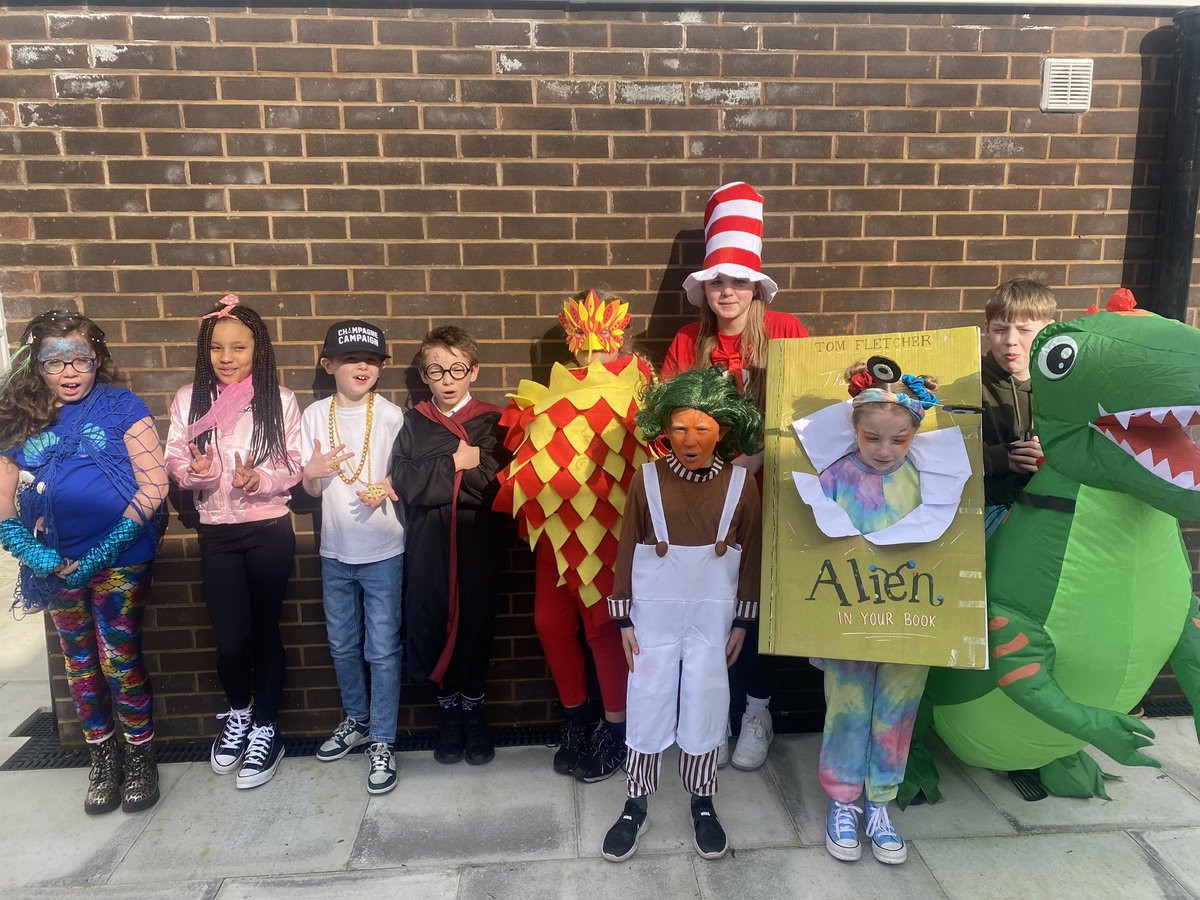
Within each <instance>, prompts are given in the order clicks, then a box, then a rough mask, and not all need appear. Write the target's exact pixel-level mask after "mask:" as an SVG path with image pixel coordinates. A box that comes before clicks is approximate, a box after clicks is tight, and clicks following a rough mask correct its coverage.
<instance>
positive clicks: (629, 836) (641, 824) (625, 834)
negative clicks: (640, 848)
mask: <svg viewBox="0 0 1200 900" xmlns="http://www.w3.org/2000/svg"><path fill="white" fill-rule="evenodd" d="M649 827H650V815H649V813H647V812H646V810H644V809H642V808H641V807H640V806H638V805H637V804H636V803H634V802H633V800H626V801H625V809H624V810H622V811H621V818H619V819H617V821H616V822H615V823H614V824H613V827H612V828H610V829H608V834H606V835H605V836H604V850H603V853H604V858H605V859H607V860H608V861H609V862H625V860H627V859H629V857H631V856H633V854H634V852H636V850H637V845H638V838H640V837H641V836H642V835H643V834H645V833H646V830H647V829H648V828H649Z"/></svg>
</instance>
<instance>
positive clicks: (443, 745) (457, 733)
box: [433, 698, 463, 764]
mask: <svg viewBox="0 0 1200 900" xmlns="http://www.w3.org/2000/svg"><path fill="white" fill-rule="evenodd" d="M457 699H458V698H455V701H456V702H455V703H454V704H453V705H452V706H450V705H441V706H440V709H441V714H442V721H441V722H440V723H439V724H438V735H437V744H435V745H434V748H433V758H434V759H436V760H437V761H438V762H440V763H447V764H449V763H456V762H458V761H459V760H461V759H462V758H463V713H462V707H461V706H459V705H458V702H457ZM439 703H440V699H439Z"/></svg>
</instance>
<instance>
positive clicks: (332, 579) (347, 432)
mask: <svg viewBox="0 0 1200 900" xmlns="http://www.w3.org/2000/svg"><path fill="white" fill-rule="evenodd" d="M389 358H390V354H389V353H388V352H387V343H386V341H385V340H384V336H383V332H382V331H381V330H380V329H379V328H377V327H376V326H374V325H372V324H371V323H370V322H363V321H359V320H348V321H344V322H338V323H336V324H334V325H333V326H331V327H330V329H329V331H328V332H327V333H326V335H325V344H324V346H323V347H322V348H321V367H322V368H323V369H324V370H325V371H326V372H327V373H329V374H330V375H332V376H333V380H334V384H335V385H336V391H335V393H334V394H333V395H332V396H330V397H327V398H325V399H324V400H318V401H317V402H316V403H314V404H312V405H311V406H310V407H308V409H306V410H305V411H304V416H303V418H302V420H301V439H302V449H303V457H302V458H303V460H304V479H303V481H302V484H303V486H304V490H306V491H307V492H308V493H309V494H311V495H312V496H314V497H320V498H321V542H320V554H321V580H322V587H323V592H324V598H325V624H326V628H327V630H328V634H329V651H330V653H331V655H332V656H333V667H334V671H335V672H336V674H337V681H338V688H339V689H340V690H341V693H342V706H343V707H344V709H345V712H346V718H345V719H344V720H343V722H342V723H341V724H340V725H339V726H338V727H337V729H336V730H335V731H334V733H333V735H332V736H331V737H330V738H329V740H327V741H325V743H323V744H322V745H321V747H320V749H318V750H317V759H319V760H322V761H323V762H332V761H333V760H335V759H341V758H342V757H343V756H345V755H346V754H347V753H349V752H350V751H351V750H352V749H353V748H354V747H356V746H357V745H358V744H361V743H364V742H367V741H369V742H370V744H369V746H368V748H367V758H368V759H369V760H370V766H369V771H368V773H367V791H368V793H371V794H384V793H387V792H388V791H390V790H392V788H394V787H395V786H396V760H395V756H394V755H393V753H392V745H393V744H394V742H395V740H396V718H397V715H398V710H399V706H400V679H401V668H400V664H401V650H402V648H401V645H400V585H401V582H402V580H403V578H402V576H403V571H404V526H403V525H402V523H401V522H400V520H399V518H398V517H397V512H396V511H397V509H398V506H397V505H396V504H394V503H386V502H385V501H386V500H388V499H391V500H393V501H394V500H395V499H396V494H395V492H394V491H393V490H392V485H391V481H390V480H389V478H388V459H389V456H390V454H391V450H392V444H393V443H395V440H396V435H397V434H399V432H400V427H401V425H402V424H403V422H404V413H403V411H402V410H401V409H400V408H399V407H398V406H396V405H395V404H394V403H391V402H389V401H388V400H386V399H384V398H383V397H379V396H377V395H376V394H375V391H374V388H375V385H376V383H377V382H378V381H379V374H380V371H381V370H382V369H383V366H384V363H385V362H386V361H387V360H388V359H389ZM367 666H370V670H371V677H370V693H369V697H368V690H367V677H366V667H367Z"/></svg>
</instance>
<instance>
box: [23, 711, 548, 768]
mask: <svg viewBox="0 0 1200 900" xmlns="http://www.w3.org/2000/svg"><path fill="white" fill-rule="evenodd" d="M558 735H559V728H558V726H557V725H542V726H538V727H528V728H493V729H492V737H493V739H494V740H495V742H496V746H497V747H534V746H551V745H554V744H557V743H558ZM11 736H12V737H23V738H28V739H29V740H27V741H26V742H25V744H24V745H23V746H22V747H21V749H20V750H18V751H17V752H16V753H14V754H13V755H12V756H11V757H9V758H8V760H6V761H5V762H4V764H3V765H0V772H19V771H26V772H28V771H35V770H39V769H72V768H77V767H86V766H87V765H88V764H89V760H88V752H87V749H86V748H77V747H62V746H61V745H60V744H59V742H58V730H57V727H56V725H55V722H54V715H53V713H51V712H50V710H49V709H44V708H43V709H39V710H37V711H36V712H34V713H33V714H32V715H30V716H29V717H28V718H27V719H26V720H25V721H24V722H22V723H21V724H20V725H19V726H18V727H17V728H16V730H14V731H13V733H12V735H11ZM434 737H435V734H434V732H432V731H413V732H406V733H404V734H401V735H399V736H398V737H397V740H396V750H397V751H398V752H402V751H407V750H426V751H428V750H432V749H433V741H434ZM323 740H324V738H319V737H300V738H288V739H287V749H288V755H289V756H311V755H312V754H314V753H316V752H317V747H319V746H320V745H321V742H322V741H323ZM211 746H212V744H211V742H210V741H186V742H183V743H174V744H164V743H156V744H155V745H154V755H155V758H156V759H157V760H158V761H159V762H160V763H174V762H204V761H205V760H207V759H208V754H209V750H210V748H211ZM365 748H366V745H362V746H361V747H356V748H355V749H354V751H353V752H355V753H361V752H363V750H365Z"/></svg>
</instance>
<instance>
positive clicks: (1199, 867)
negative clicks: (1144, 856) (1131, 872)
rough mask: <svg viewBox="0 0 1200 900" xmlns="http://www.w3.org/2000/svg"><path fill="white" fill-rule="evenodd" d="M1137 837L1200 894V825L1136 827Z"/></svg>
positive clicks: (1194, 892)
mask: <svg viewBox="0 0 1200 900" xmlns="http://www.w3.org/2000/svg"><path fill="white" fill-rule="evenodd" d="M1132 834H1133V837H1134V839H1135V840H1136V841H1138V843H1140V844H1141V845H1142V846H1143V847H1144V848H1145V849H1146V851H1147V852H1148V853H1149V854H1150V855H1151V856H1152V857H1153V858H1154V860H1155V862H1157V863H1158V864H1159V865H1160V866H1162V868H1164V869H1166V871H1167V872H1169V873H1170V875H1171V877H1172V878H1174V879H1175V880H1176V881H1178V882H1179V883H1180V884H1181V885H1183V886H1184V887H1185V888H1187V889H1188V890H1189V891H1191V892H1192V894H1193V895H1195V896H1198V897H1200V856H1198V855H1197V854H1196V847H1198V846H1200V828H1168V829H1163V830H1161V831H1159V830H1155V831H1135V832H1133V833H1132Z"/></svg>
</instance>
